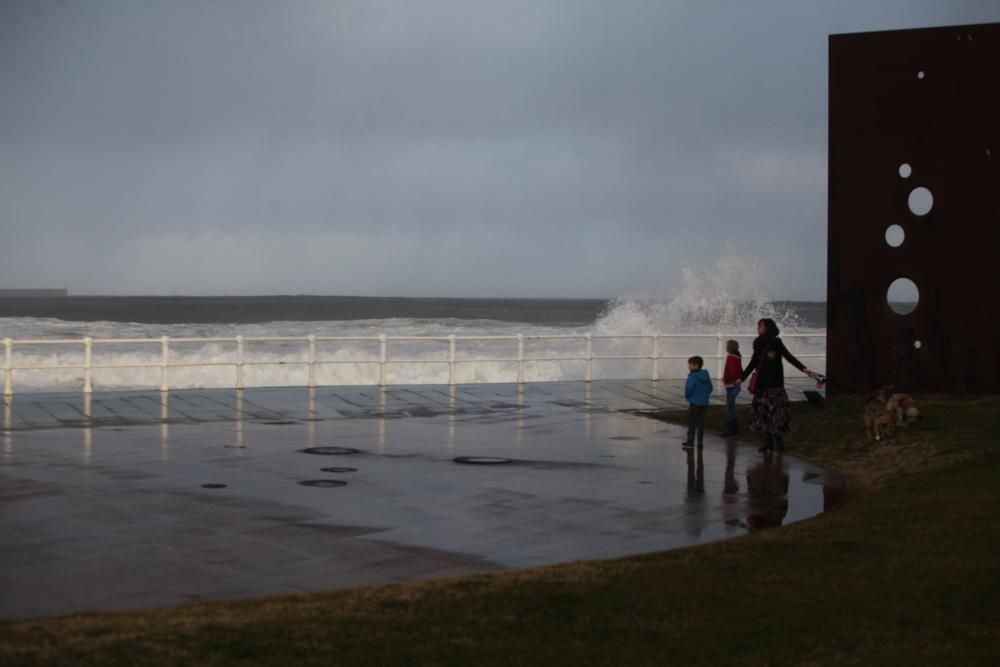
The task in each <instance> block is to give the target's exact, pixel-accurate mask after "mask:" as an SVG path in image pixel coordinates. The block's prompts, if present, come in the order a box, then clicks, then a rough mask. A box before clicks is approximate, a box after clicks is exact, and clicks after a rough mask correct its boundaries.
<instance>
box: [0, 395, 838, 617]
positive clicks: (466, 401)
mask: <svg viewBox="0 0 1000 667" xmlns="http://www.w3.org/2000/svg"><path fill="white" fill-rule="evenodd" d="M801 388H807V387H806V386H805V385H803V387H801ZM792 393H793V394H795V392H792ZM744 400H745V399H744ZM684 406H685V402H684V399H683V386H682V384H681V383H680V382H678V381H660V382H652V381H622V382H594V383H590V384H587V383H545V384H526V385H513V384H512V385H462V386H457V387H448V386H428V385H418V386H402V387H395V386H394V387H390V388H387V389H385V390H380V389H378V388H377V387H320V388H316V389H312V390H308V389H296V388H267V389H247V390H245V391H243V392H235V391H231V390H187V391H173V392H170V393H168V394H160V393H159V392H116V393H101V394H94V395H92V396H90V397H85V396H83V395H81V394H22V395H16V396H14V397H13V399H11V400H8V401H5V403H4V412H3V423H2V425H3V430H2V432H0V535H2V539H0V618H5V619H14V618H30V617H38V616H51V615H64V614H72V613H79V612H88V611H111V610H128V609H139V608H149V607H156V606H166V605H175V604H183V603H190V602H194V601H201V600H209V599H236V598H247V597H256V596H264V595H273V594H283V593H297V592H303V591H320V590H331V589H336V588H345V587H353V586H363V585H371V584H379V583H387V582H395V581H407V580H414V579H424V578H433V577H443V576H457V575H462V574H471V573H477V572H485V571H495V570H503V569H508V568H520V567H532V566H537V565H547V564H553V563H560V562H567V561H574V560H581V559H596V558H613V557H619V556H625V555H629V554H635V553H643V552H648V551H656V550H662V549H670V548H677V547H682V546H688V545H693V544H700V543H704V542H708V541H712V540H717V539H722V538H726V537H734V536H738V535H743V534H746V533H747V532H750V531H753V530H758V529H763V528H771V527H776V526H779V525H783V524H787V523H790V522H793V521H798V520H801V519H805V518H807V517H810V516H814V515H815V514H817V513H820V512H823V511H824V510H825V509H828V508H829V507H831V505H832V504H834V503H836V502H837V501H838V500H839V499H840V498H842V496H843V492H844V484H843V480H842V479H840V478H839V477H837V476H836V475H834V474H831V473H829V472H827V471H824V470H822V469H819V468H816V467H814V466H811V465H808V464H805V463H803V462H800V461H797V460H795V459H794V457H792V456H784V457H781V456H776V457H766V458H765V457H763V456H762V455H760V454H758V453H757V452H756V451H755V449H753V448H752V447H747V446H742V447H738V446H736V445H735V444H734V443H732V442H726V441H724V440H722V439H721V438H717V437H714V436H712V435H710V434H708V435H706V443H705V448H704V450H685V449H682V448H681V447H680V443H681V440H682V438H683V437H684V431H683V429H681V428H678V427H676V426H672V425H669V424H665V423H662V422H659V421H655V420H651V419H648V418H646V417H643V416H641V412H642V411H644V410H653V409H659V408H667V407H684ZM795 409H796V410H798V409H802V410H807V409H814V408H810V407H808V406H806V405H805V404H802V405H801V407H796V408H795ZM789 444H790V445H791V449H792V451H794V442H791V443H789ZM316 448H319V452H320V453H309V451H307V450H314V451H315V449H316ZM324 448H330V449H324ZM459 457H498V458H501V459H504V461H503V462H500V463H492V464H482V463H480V464H463V463H458V462H456V461H455V459H456V458H459Z"/></svg>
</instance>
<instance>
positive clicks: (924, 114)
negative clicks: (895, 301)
mask: <svg viewBox="0 0 1000 667" xmlns="http://www.w3.org/2000/svg"><path fill="white" fill-rule="evenodd" d="M829 48H830V81H829V86H830V88H829V95H830V97H829V105H830V106H829V111H830V114H829V123H830V126H829V133H830V134H829V142H830V143H829V195H828V196H829V208H828V216H829V217H828V235H829V244H828V254H829V256H828V263H827V266H828V276H827V333H828V339H827V346H828V347H827V355H828V357H827V373H828V375H829V377H830V382H831V384H830V387H831V390H832V391H839V392H848V393H856V392H861V391H864V390H866V389H872V388H878V387H881V386H883V385H886V384H890V383H894V384H895V386H896V387H897V389H901V390H904V391H916V390H919V391H949V392H973V393H986V392H992V393H995V392H998V391H1000V315H998V312H1000V133H998V125H1000V23H993V24H986V25H973V26H957V27H948V28H931V29H920V30H898V31H891V32H877V33H860V34H850V35H832V36H831V37H830V42H829ZM920 72H923V75H922V77H921V76H920V74H919V73H920ZM903 163H906V164H909V165H910V166H911V168H912V174H911V175H910V176H909V178H903V177H901V176H900V174H899V167H900V165H901V164H903ZM918 186H923V187H926V188H928V189H929V190H930V191H931V193H932V194H933V197H934V203H933V208H932V209H931V211H930V212H929V213H927V214H926V215H924V216H917V215H914V214H913V213H912V212H911V211H910V208H909V205H908V203H907V202H908V197H909V195H910V192H911V191H912V190H913V189H914V188H916V187H918ZM893 224H895V225H899V226H900V227H902V228H903V231H904V232H905V235H906V236H905V240H904V241H903V243H902V245H901V246H900V247H897V248H893V247H890V246H889V245H888V243H887V242H886V239H885V232H886V228H887V227H888V226H890V225H893ZM898 277H907V278H910V279H911V280H913V282H914V283H916V285H917V288H918V289H919V292H920V295H919V296H920V298H919V302H918V305H917V308H916V310H914V311H913V312H912V313H911V314H909V315H905V316H903V315H898V314H896V313H895V312H893V311H892V310H891V309H890V307H889V304H888V302H887V300H886V292H887V290H888V288H889V285H890V283H892V281H893V280H894V279H896V278H898ZM916 341H920V343H921V347H919V349H918V348H916V347H915V345H914V344H915V342H916Z"/></svg>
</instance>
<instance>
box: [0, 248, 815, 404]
mask: <svg viewBox="0 0 1000 667" xmlns="http://www.w3.org/2000/svg"><path fill="white" fill-rule="evenodd" d="M769 273H770V272H769V271H768V269H767V266H766V264H764V263H763V262H760V261H758V260H754V259H752V258H748V257H745V256H742V255H739V254H738V253H736V252H733V251H729V252H727V253H726V254H725V255H723V256H722V257H721V258H720V259H719V260H718V261H717V262H716V263H715V264H714V265H712V266H709V267H708V268H707V269H702V270H698V269H695V268H692V267H684V268H683V269H682V271H681V276H680V280H679V281H677V283H676V285H677V286H676V289H673V290H665V291H666V294H665V295H663V296H660V297H648V296H647V297H641V298H619V299H615V300H614V301H612V302H611V303H610V304H609V305H608V307H607V309H606V310H605V312H603V313H602V314H601V315H600V316H599V317H598V318H597V320H596V321H595V322H594V323H593V324H592V325H589V326H554V325H549V326H544V325H538V324H528V323H518V322H501V321H496V320H460V319H452V318H442V319H410V318H406V319H372V320H348V321H309V322H292V321H279V322H264V323H256V324H234V323H225V322H219V323H209V324H204V323H200V324H183V323H179V324H142V323H130V322H67V321H62V320H56V319H42V318H0V338H4V337H10V338H14V339H48V340H54V339H74V340H80V341H81V342H80V343H74V344H67V345H57V346H31V345H21V344H18V345H15V347H14V355H13V365H14V366H15V367H18V366H40V365H46V366H82V365H83V361H84V357H83V345H82V338H83V337H85V336H89V337H92V338H95V339H108V338H119V339H120V338H136V339H148V340H150V342H149V343H145V344H116V345H110V344H95V346H94V352H93V363H94V365H97V366H100V365H104V364H107V365H120V366H125V365H129V366H130V367H128V368H106V369H104V368H95V369H94V371H93V383H94V386H95V388H97V389H148V388H158V387H159V386H160V381H161V375H160V374H161V369H160V367H159V365H160V363H161V360H162V356H161V355H162V353H161V347H160V341H159V340H158V339H159V338H160V337H161V336H169V337H171V338H181V337H183V338H235V337H236V336H239V335H242V336H244V337H246V338H253V337H284V336H292V337H305V336H308V335H310V334H315V335H317V336H345V337H350V336H365V337H377V336H378V335H379V334H386V335H388V336H390V337H392V336H435V337H446V336H448V335H450V334H455V335H456V336H458V337H459V338H461V337H472V336H516V335H517V334H523V335H524V336H525V337H526V338H527V340H526V341H525V350H524V351H525V357H526V358H529V359H530V358H531V357H536V358H539V357H543V358H549V357H584V356H585V355H586V341H585V340H584V339H583V338H582V337H583V336H585V335H586V334H591V335H592V336H594V339H593V340H592V352H593V355H594V356H595V357H600V356H643V357H647V358H644V359H638V360H620V359H619V360H596V359H595V360H594V361H593V364H592V374H593V377H594V378H595V379H612V378H613V379H633V378H647V377H650V376H651V373H652V361H651V360H650V359H649V358H648V357H650V356H651V355H652V353H653V341H652V339H650V338H640V339H613V338H612V339H606V338H603V337H607V336H633V335H643V336H651V335H652V334H672V336H669V337H665V338H662V339H660V340H659V341H658V343H657V353H658V355H659V356H660V357H661V359H660V360H659V362H658V366H659V369H658V370H659V376H660V377H661V378H669V377H683V376H684V375H685V374H686V372H687V371H686V362H685V360H686V358H687V357H688V356H690V355H692V354H700V355H702V356H706V357H707V356H710V355H716V354H718V353H719V351H720V348H719V341H718V340H717V339H716V338H715V337H714V336H715V335H716V334H723V336H727V337H728V336H730V335H732V336H734V337H735V338H737V340H739V341H740V343H741V346H742V348H743V349H744V351H748V350H749V343H750V341H751V340H752V338H753V336H754V334H755V330H756V322H757V320H758V319H759V318H761V317H771V318H773V319H775V320H776V321H777V322H778V324H779V326H780V327H781V328H782V330H783V331H784V332H785V333H799V334H822V333H824V331H823V330H821V329H813V328H808V327H805V326H803V325H802V323H801V321H800V318H799V317H798V316H797V315H796V313H794V312H791V311H785V310H781V309H780V308H778V307H777V306H775V304H774V303H773V302H772V301H771V300H770V299H769V298H768V296H767V294H768V284H767V282H768V276H769ZM706 334H709V335H711V336H712V337H710V338H704V337H700V336H702V335H706ZM551 335H559V336H566V335H574V336H580V337H581V338H577V339H572V340H533V339H532V337H533V336H551ZM786 340H787V342H788V346H789V348H790V349H792V350H793V351H795V352H797V353H803V354H820V355H822V354H823V353H824V351H825V340H824V339H823V338H821V337H814V338H806V339H798V338H791V337H789V338H786ZM448 352H449V350H448V342H447V341H392V342H390V344H389V349H388V359H389V362H390V363H389V364H388V365H387V366H386V373H387V379H388V381H389V383H390V384H437V383H446V382H447V381H448V379H449V367H448V363H447V360H448ZM516 357H517V341H516V340H499V341H498V340H488V341H472V340H459V342H458V345H457V350H456V359H457V362H458V363H457V364H456V366H455V380H456V381H457V382H460V383H470V382H513V381H515V380H516V379H517V363H516V362H514V361H496V360H497V359H512V358H516ZM308 358H309V354H308V345H307V343H306V342H305V341H278V342H257V341H247V342H246V348H245V361H246V362H247V365H246V366H245V368H244V382H245V384H246V386H292V385H299V386H301V385H304V384H306V383H307V381H308V377H309V370H308ZM316 358H317V361H318V362H320V363H318V364H317V367H316V380H317V382H318V383H319V384H321V385H352V384H376V383H377V382H378V379H379V367H378V364H377V363H373V362H377V361H378V359H379V343H378V341H377V339H375V340H368V341H320V342H319V343H318V344H317V355H316ZM404 359H417V360H421V361H437V362H439V363H402V362H400V361H398V360H404ZM394 360H397V361H394ZM482 360H493V361H482ZM236 361H237V353H236V344H235V343H233V342H212V343H204V342H199V343H178V342H172V343H171V345H170V363H171V365H172V366H171V368H170V369H169V371H168V373H169V378H168V382H169V386H170V387H171V388H201V387H232V386H234V384H235V382H236V365H235V364H236ZM803 361H805V362H806V364H807V365H808V366H809V367H810V368H813V369H816V370H819V371H821V372H822V371H823V369H824V364H823V360H822V359H818V358H805V359H803ZM332 362H336V363H332ZM182 364H193V365H192V366H174V365H182ZM713 364H716V365H713ZM141 366H149V368H141ZM709 368H710V370H713V371H717V370H718V366H717V361H715V360H712V361H710V362H709ZM523 373H524V378H525V380H527V381H531V382H544V381H556V380H579V379H583V378H584V377H585V376H586V362H585V361H582V360H575V361H530V360H529V361H526V362H525V364H524V367H523ZM83 374H84V372H83V370H82V368H76V369H65V370H44V371H34V370H16V371H15V372H14V387H15V391H16V392H20V391H54V390H77V389H79V388H80V387H81V386H82V383H83Z"/></svg>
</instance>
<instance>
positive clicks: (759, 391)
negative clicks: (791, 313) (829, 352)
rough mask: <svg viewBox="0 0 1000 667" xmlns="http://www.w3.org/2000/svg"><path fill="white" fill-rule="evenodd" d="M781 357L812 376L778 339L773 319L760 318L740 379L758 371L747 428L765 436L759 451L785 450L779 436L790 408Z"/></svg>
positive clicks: (787, 421)
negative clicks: (748, 359)
mask: <svg viewBox="0 0 1000 667" xmlns="http://www.w3.org/2000/svg"><path fill="white" fill-rule="evenodd" d="M782 357H784V358H785V359H787V360H788V363H790V364H791V365H792V366H795V367H796V368H798V369H799V370H800V371H802V372H803V373H805V374H806V375H808V376H809V377H815V375H814V374H813V372H812V371H810V370H809V369H808V368H806V367H805V364H803V363H802V362H801V361H799V360H798V359H796V358H795V357H794V356H792V353H791V352H789V351H788V348H786V347H785V344H784V343H783V342H781V339H780V338H778V325H777V324H775V323H774V320H772V319H766V318H765V319H762V320H760V321H759V322H757V338H756V339H755V340H754V342H753V357H751V359H750V362H749V363H748V364H747V367H746V369H745V370H744V371H743V375H742V379H743V380H746V379H747V377H748V376H749V375H750V374H751V373H753V372H754V371H756V372H757V385H756V386H755V387H754V390H753V391H754V395H753V404H752V406H751V412H752V414H751V416H750V430H751V431H753V432H754V433H756V434H757V435H759V436H761V437H762V438H763V439H764V446H763V447H761V448H760V450H759V451H761V452H769V451H771V450H773V449H777V450H778V451H779V452H781V451H784V449H785V443H784V441H783V440H782V438H783V436H784V434H785V433H787V432H788V429H789V422H790V421H791V410H790V409H789V406H788V393H787V392H786V391H785V369H784V365H783V364H782V363H781V359H782Z"/></svg>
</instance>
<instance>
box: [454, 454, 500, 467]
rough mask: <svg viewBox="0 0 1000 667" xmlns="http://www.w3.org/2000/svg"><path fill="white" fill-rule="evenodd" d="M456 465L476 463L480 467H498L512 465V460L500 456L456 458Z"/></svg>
mask: <svg viewBox="0 0 1000 667" xmlns="http://www.w3.org/2000/svg"><path fill="white" fill-rule="evenodd" d="M453 460H454V461H455V463H476V464H479V465H497V464H499V463H510V462H511V459H505V458H503V457H500V456H456V457H455V458H454V459H453Z"/></svg>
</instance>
